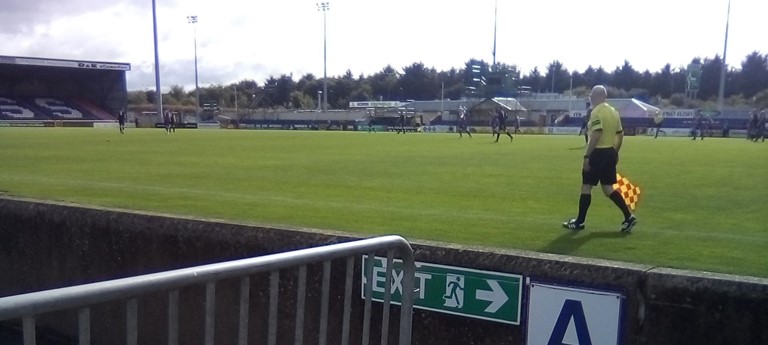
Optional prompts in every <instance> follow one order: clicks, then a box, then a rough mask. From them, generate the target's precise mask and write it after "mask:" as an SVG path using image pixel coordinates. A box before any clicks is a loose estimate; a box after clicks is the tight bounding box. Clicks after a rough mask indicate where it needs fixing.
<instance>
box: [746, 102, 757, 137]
mask: <svg viewBox="0 0 768 345" xmlns="http://www.w3.org/2000/svg"><path fill="white" fill-rule="evenodd" d="M758 122H759V118H758V116H757V109H752V111H751V112H750V114H749V123H748V124H747V140H752V139H753V138H754V137H755V136H756V135H757V123H758Z"/></svg>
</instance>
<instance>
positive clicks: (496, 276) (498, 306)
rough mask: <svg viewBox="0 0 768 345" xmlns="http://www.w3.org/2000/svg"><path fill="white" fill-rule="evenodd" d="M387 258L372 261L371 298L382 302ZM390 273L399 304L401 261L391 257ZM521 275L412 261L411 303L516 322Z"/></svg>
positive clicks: (393, 298)
mask: <svg viewBox="0 0 768 345" xmlns="http://www.w3.org/2000/svg"><path fill="white" fill-rule="evenodd" d="M386 264H387V259H386V258H382V257H375V259H374V261H373V284H372V290H373V296H372V297H373V300H375V301H383V300H384V292H385V288H386V287H385V282H386ZM367 265H368V256H367V255H363V266H362V270H363V273H362V277H363V284H362V286H363V288H362V297H363V298H365V285H366V281H367V279H366V276H365V267H366V266H367ZM393 266H394V270H393V272H392V274H393V276H392V285H391V287H390V288H391V294H392V303H394V304H400V298H401V296H402V279H403V270H402V267H403V264H402V261H401V260H394V264H393ZM522 282H523V276H521V275H518V274H508V273H501V272H490V271H481V270H476V269H471V268H463V267H453V266H444V265H436V264H430V263H424V262H416V280H415V283H414V286H415V289H416V291H415V292H414V300H413V306H414V307H415V308H420V309H426V310H431V311H436V312H440V313H447V314H454V315H461V316H466V317H472V318H476V319H483V320H490V321H496V322H503V323H508V324H513V325H519V324H520V303H521V299H522Z"/></svg>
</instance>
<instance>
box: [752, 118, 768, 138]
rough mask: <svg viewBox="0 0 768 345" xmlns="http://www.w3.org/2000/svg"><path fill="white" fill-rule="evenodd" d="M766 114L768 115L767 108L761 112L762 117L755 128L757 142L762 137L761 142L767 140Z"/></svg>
mask: <svg viewBox="0 0 768 345" xmlns="http://www.w3.org/2000/svg"><path fill="white" fill-rule="evenodd" d="M766 116H768V112H766V111H765V110H763V111H761V112H760V117H759V118H758V120H757V128H756V130H755V139H754V140H755V142H757V139H760V142H765V124H766Z"/></svg>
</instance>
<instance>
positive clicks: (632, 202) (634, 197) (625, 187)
mask: <svg viewBox="0 0 768 345" xmlns="http://www.w3.org/2000/svg"><path fill="white" fill-rule="evenodd" d="M613 189H614V190H618V191H619V192H620V193H621V197H622V198H624V202H626V203H627V206H629V209H630V210H632V211H634V210H635V208H637V202H638V201H639V200H640V187H638V186H636V185H634V184H632V183H630V182H629V180H628V179H627V178H626V177H623V176H621V175H620V174H618V173H617V174H616V183H615V184H614V185H613Z"/></svg>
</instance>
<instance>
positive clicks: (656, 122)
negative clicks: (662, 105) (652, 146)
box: [653, 110, 667, 139]
mask: <svg viewBox="0 0 768 345" xmlns="http://www.w3.org/2000/svg"><path fill="white" fill-rule="evenodd" d="M663 122H664V117H663V116H661V110H656V114H655V115H654V116H653V124H654V125H655V127H656V135H654V136H653V138H654V139H656V138H658V137H659V132H664V131H662V130H661V124H662V123H663ZM664 135H667V132H664Z"/></svg>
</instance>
